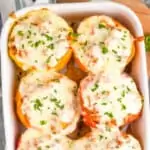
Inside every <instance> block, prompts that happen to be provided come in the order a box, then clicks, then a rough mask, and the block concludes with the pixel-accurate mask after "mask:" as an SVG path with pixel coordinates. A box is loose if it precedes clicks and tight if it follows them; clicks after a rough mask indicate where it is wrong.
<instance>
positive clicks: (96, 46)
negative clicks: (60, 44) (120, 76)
mask: <svg viewBox="0 0 150 150" xmlns="http://www.w3.org/2000/svg"><path fill="white" fill-rule="evenodd" d="M73 48H74V50H75V51H74V52H75V56H76V58H77V59H79V61H80V62H81V64H83V66H85V68H86V69H87V70H88V71H89V72H92V73H98V72H100V71H104V70H105V71H110V69H111V68H112V67H113V66H115V69H117V70H118V69H119V70H121V71H122V70H123V69H124V67H125V65H126V64H127V63H128V59H129V57H130V55H131V54H132V48H133V38H132V35H131V34H130V32H129V31H128V30H127V29H126V28H125V27H123V26H121V25H120V24H117V25H116V23H115V21H114V20H113V19H111V18H109V17H107V16H93V17H90V18H88V19H86V20H84V21H83V22H81V24H80V26H79V28H78V37H77V42H74V44H73ZM113 68H114V67H113Z"/></svg>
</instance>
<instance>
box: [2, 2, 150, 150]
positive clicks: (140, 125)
mask: <svg viewBox="0 0 150 150" xmlns="http://www.w3.org/2000/svg"><path fill="white" fill-rule="evenodd" d="M43 7H46V8H49V9H51V10H53V11H54V12H56V13H57V14H59V15H61V16H64V17H66V18H68V19H71V20H76V19H77V20H79V19H82V18H83V17H85V16H89V15H94V14H106V15H109V16H112V17H115V18H116V19H117V20H119V21H120V22H121V23H123V24H124V25H125V26H127V27H128V29H129V30H130V31H131V32H132V33H133V35H134V36H135V37H139V36H143V30H142V26H141V24H140V21H139V19H138V18H137V16H136V15H135V14H134V13H133V12H132V11H131V10H130V9H129V8H127V7H125V6H123V5H120V4H116V3H112V2H100V3H80V4H79V3H73V4H53V5H48V4H47V5H42V6H41V5H39V6H33V7H28V8H24V9H22V10H20V11H18V12H16V13H15V14H16V16H17V17H19V16H22V15H24V14H25V13H27V12H28V11H31V10H34V9H39V8H43ZM14 20H15V19H14V18H11V17H9V18H8V20H7V21H6V23H5V25H4V27H3V30H2V34H1V68H2V96H3V116H4V127H5V139H6V150H15V143H16V138H17V137H18V136H17V135H18V134H19V133H20V128H19V124H18V121H17V119H16V114H15V108H14V88H13V87H14V82H15V67H14V64H13V63H12V61H11V60H10V58H9V56H8V53H7V39H8V33H9V29H10V27H11V25H12V24H13V22H14ZM131 74H132V76H133V77H134V79H135V80H136V82H137V85H138V87H139V89H140V91H141V93H142V95H143V96H144V100H145V101H144V109H143V113H142V116H141V118H140V119H139V120H138V121H136V122H135V123H134V124H133V126H132V129H133V130H132V131H133V135H135V136H136V137H137V138H138V139H139V140H140V142H141V144H142V146H143V150H150V129H149V125H150V124H149V123H150V122H149V120H150V119H149V96H148V80H147V70H146V57H145V48H144V42H143V41H141V42H138V43H137V48H136V56H135V59H134V60H133V63H132V65H131Z"/></svg>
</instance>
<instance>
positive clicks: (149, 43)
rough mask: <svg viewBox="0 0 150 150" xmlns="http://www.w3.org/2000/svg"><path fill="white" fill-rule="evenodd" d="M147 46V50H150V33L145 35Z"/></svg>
mask: <svg viewBox="0 0 150 150" xmlns="http://www.w3.org/2000/svg"><path fill="white" fill-rule="evenodd" d="M145 48H146V51H147V52H149V51H150V35H146V36H145Z"/></svg>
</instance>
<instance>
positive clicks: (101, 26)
mask: <svg viewBox="0 0 150 150" xmlns="http://www.w3.org/2000/svg"><path fill="white" fill-rule="evenodd" d="M98 28H99V29H102V28H106V26H105V25H104V24H103V23H100V24H99V25H98Z"/></svg>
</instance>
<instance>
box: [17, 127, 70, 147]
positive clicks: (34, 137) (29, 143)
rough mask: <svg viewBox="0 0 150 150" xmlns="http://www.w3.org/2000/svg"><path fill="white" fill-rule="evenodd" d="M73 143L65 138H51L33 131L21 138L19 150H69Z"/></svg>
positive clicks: (30, 130) (26, 132)
mask: <svg viewBox="0 0 150 150" xmlns="http://www.w3.org/2000/svg"><path fill="white" fill-rule="evenodd" d="M71 143H72V141H71V140H70V139H69V138H67V137H65V136H56V137H50V136H48V135H44V134H41V133H40V132H37V131H36V130H33V129H28V130H27V131H25V133H24V134H23V135H22V136H21V141H20V144H19V147H18V148H17V150H69V145H71Z"/></svg>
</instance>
